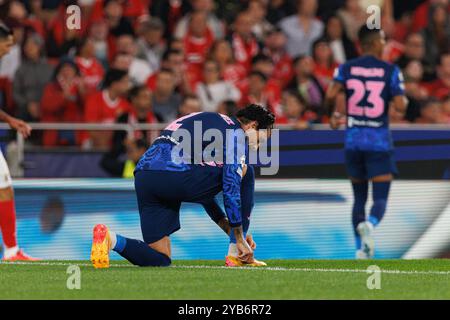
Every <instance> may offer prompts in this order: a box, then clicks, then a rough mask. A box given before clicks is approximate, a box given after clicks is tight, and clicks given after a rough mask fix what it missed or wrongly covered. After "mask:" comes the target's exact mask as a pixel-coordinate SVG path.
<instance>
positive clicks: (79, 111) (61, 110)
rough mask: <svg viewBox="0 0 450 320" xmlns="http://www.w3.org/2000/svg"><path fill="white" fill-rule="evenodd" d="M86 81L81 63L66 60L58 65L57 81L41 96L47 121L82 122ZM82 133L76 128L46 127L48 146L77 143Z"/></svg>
mask: <svg viewBox="0 0 450 320" xmlns="http://www.w3.org/2000/svg"><path fill="white" fill-rule="evenodd" d="M82 86H83V82H82V80H81V78H80V71H79V70H78V67H77V65H76V64H75V63H74V62H73V61H72V60H69V59H63V60H61V62H60V63H59V65H58V66H57V67H56V69H55V72H54V75H53V80H52V81H51V82H50V83H48V84H47V85H46V86H45V89H44V93H43V95H42V99H41V113H42V121H43V122H81V121H82V120H83V101H82V96H83V93H82V92H83V87H82ZM79 142H80V141H79V135H78V134H75V132H73V131H52V130H46V131H44V134H43V143H44V145H45V146H57V145H75V144H78V143H79Z"/></svg>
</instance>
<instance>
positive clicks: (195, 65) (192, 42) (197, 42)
mask: <svg viewBox="0 0 450 320" xmlns="http://www.w3.org/2000/svg"><path fill="white" fill-rule="evenodd" d="M213 42H214V35H213V33H212V32H211V30H210V29H209V28H208V24H207V16H206V14H205V13H204V12H200V11H199V12H193V13H192V14H191V16H190V20H189V29H188V32H187V33H186V35H185V36H184V38H183V43H184V55H185V59H186V64H187V72H188V75H189V76H190V83H191V87H192V88H195V87H196V85H197V83H199V82H200V81H201V80H202V67H203V63H204V62H205V60H206V56H207V54H208V52H209V50H210V48H211V46H212V44H213Z"/></svg>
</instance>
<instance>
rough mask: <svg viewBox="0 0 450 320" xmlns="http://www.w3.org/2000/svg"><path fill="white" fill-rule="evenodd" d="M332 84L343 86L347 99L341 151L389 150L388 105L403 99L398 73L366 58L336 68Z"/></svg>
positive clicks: (391, 146) (398, 70)
mask: <svg viewBox="0 0 450 320" xmlns="http://www.w3.org/2000/svg"><path fill="white" fill-rule="evenodd" d="M334 81H336V82H339V83H341V84H342V85H343V86H344V88H345V93H346V99H347V131H346V138H345V148H346V149H357V150H367V151H388V150H392V149H393V143H392V137H391V134H390V131H389V103H390V101H391V100H392V99H393V98H394V97H395V96H402V95H404V83H403V75H402V73H401V71H400V69H399V68H398V67H397V66H396V65H393V64H390V63H387V62H384V61H382V60H379V59H377V58H375V57H374V56H370V55H366V56H362V57H359V58H356V59H353V60H349V61H348V62H346V63H344V64H342V65H340V66H339V67H338V68H336V70H335V74H334Z"/></svg>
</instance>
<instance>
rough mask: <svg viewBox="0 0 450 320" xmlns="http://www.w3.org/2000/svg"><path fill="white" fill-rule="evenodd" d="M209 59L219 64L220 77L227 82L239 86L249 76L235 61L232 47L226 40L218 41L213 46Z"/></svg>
mask: <svg viewBox="0 0 450 320" xmlns="http://www.w3.org/2000/svg"><path fill="white" fill-rule="evenodd" d="M209 59H210V60H214V61H216V62H217V63H218V65H219V70H220V77H221V78H222V79H223V80H225V81H228V82H231V83H233V84H234V85H237V84H238V83H239V82H240V81H242V80H243V79H244V78H245V77H246V76H247V71H246V69H245V68H244V67H243V66H242V65H241V64H239V63H236V61H235V60H234V56H233V51H232V50H231V45H230V43H229V42H228V41H226V40H218V41H216V42H215V43H214V44H213V46H212V47H211V51H210V54H209Z"/></svg>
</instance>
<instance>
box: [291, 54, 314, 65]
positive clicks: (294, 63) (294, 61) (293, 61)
mask: <svg viewBox="0 0 450 320" xmlns="http://www.w3.org/2000/svg"><path fill="white" fill-rule="evenodd" d="M310 57H311V56H309V55H307V54H299V55H298V56H295V57H294V60H292V64H293V65H294V66H295V65H296V64H297V63H298V62H299V61H301V60H303V59H305V58H310Z"/></svg>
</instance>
